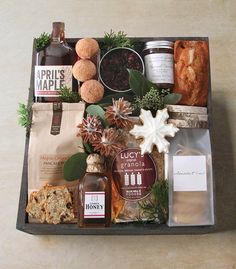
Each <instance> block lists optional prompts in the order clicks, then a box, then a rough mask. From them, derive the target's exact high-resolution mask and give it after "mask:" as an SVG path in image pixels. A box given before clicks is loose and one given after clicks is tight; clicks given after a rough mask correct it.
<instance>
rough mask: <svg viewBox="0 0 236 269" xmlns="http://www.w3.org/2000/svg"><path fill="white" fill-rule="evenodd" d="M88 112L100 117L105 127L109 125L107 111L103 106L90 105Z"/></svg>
mask: <svg viewBox="0 0 236 269" xmlns="http://www.w3.org/2000/svg"><path fill="white" fill-rule="evenodd" d="M86 112H87V113H88V114H90V115H93V116H97V117H99V119H100V120H101V122H102V124H103V126H104V127H107V126H108V122H107V120H106V118H105V111H104V109H103V108H102V107H101V106H99V105H90V106H88V107H87V108H86Z"/></svg>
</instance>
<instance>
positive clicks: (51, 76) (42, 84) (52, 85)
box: [34, 22, 78, 102]
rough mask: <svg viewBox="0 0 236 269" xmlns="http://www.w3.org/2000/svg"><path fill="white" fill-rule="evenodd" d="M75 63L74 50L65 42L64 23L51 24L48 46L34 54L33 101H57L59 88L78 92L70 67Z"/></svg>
mask: <svg viewBox="0 0 236 269" xmlns="http://www.w3.org/2000/svg"><path fill="white" fill-rule="evenodd" d="M76 61H77V56H76V52H75V50H74V48H72V47H70V46H69V45H68V44H67V42H66V40H65V24H64V22H53V30H52V34H51V40H50V44H49V45H48V46H47V47H46V48H44V49H43V50H40V51H38V52H37V54H36V64H35V72H34V98H35V101H36V102H53V101H58V90H59V89H60V87H61V86H67V87H68V88H70V89H72V90H73V91H78V83H77V81H76V80H75V79H74V78H73V75H72V66H73V64H74V63H75V62H76Z"/></svg>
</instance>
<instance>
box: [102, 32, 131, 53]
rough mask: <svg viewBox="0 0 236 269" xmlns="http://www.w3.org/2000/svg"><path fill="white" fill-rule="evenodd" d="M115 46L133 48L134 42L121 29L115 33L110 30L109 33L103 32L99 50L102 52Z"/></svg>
mask: <svg viewBox="0 0 236 269" xmlns="http://www.w3.org/2000/svg"><path fill="white" fill-rule="evenodd" d="M117 47H126V48H133V47H134V44H133V41H132V40H131V39H130V38H129V37H127V35H126V34H125V33H124V32H123V31H119V32H118V33H117V34H116V33H115V32H113V31H112V30H111V31H110V33H107V32H105V33H104V37H103V41H102V44H101V50H102V51H103V53H105V52H106V51H108V50H110V49H113V48H117Z"/></svg>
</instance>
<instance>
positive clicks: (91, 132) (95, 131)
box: [77, 114, 103, 143]
mask: <svg viewBox="0 0 236 269" xmlns="http://www.w3.org/2000/svg"><path fill="white" fill-rule="evenodd" d="M78 128H79V133H78V135H77V136H81V137H82V139H83V141H84V142H90V143H92V142H93V141H94V140H96V139H100V138H101V136H102V130H103V126H102V123H101V121H100V120H99V119H98V117H97V116H92V115H89V114H88V115H87V117H86V118H84V119H83V121H82V123H81V124H79V125H78Z"/></svg>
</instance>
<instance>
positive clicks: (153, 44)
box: [144, 40, 174, 50]
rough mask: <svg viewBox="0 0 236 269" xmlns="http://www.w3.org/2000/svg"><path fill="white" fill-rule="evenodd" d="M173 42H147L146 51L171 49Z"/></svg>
mask: <svg viewBox="0 0 236 269" xmlns="http://www.w3.org/2000/svg"><path fill="white" fill-rule="evenodd" d="M173 47H174V42H172V41H167V40H155V41H148V42H146V43H145V48H144V50H146V49H155V48H165V49H173Z"/></svg>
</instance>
